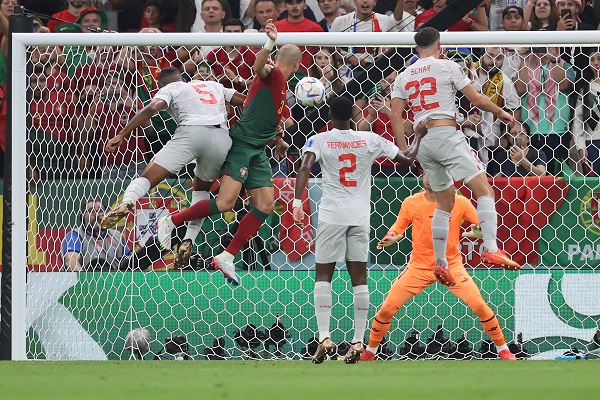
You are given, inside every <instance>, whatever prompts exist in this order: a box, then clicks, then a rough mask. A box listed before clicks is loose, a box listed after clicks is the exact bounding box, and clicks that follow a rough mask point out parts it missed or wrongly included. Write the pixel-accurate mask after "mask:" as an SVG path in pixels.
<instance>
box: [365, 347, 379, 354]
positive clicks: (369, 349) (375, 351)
mask: <svg viewBox="0 0 600 400" xmlns="http://www.w3.org/2000/svg"><path fill="white" fill-rule="evenodd" d="M367 350H368V351H370V352H371V353H373V354H377V349H376V348H375V349H374V348H372V347H369V346H367Z"/></svg>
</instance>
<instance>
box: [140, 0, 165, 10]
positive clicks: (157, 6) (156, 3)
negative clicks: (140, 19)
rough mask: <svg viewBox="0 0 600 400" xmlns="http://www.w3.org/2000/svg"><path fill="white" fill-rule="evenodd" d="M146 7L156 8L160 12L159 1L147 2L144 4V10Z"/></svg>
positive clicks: (150, 0)
mask: <svg viewBox="0 0 600 400" xmlns="http://www.w3.org/2000/svg"><path fill="white" fill-rule="evenodd" d="M148 7H156V8H158V9H159V10H160V11H161V12H162V10H163V9H162V6H161V5H160V1H158V0H148V1H147V2H146V4H144V10H146V8H148Z"/></svg>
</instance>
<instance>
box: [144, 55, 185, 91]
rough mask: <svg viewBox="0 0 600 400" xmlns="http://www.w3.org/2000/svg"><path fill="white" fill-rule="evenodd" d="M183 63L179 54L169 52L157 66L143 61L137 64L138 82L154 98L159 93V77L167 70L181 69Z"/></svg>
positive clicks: (157, 61)
mask: <svg viewBox="0 0 600 400" xmlns="http://www.w3.org/2000/svg"><path fill="white" fill-rule="evenodd" d="M180 66H181V62H180V61H179V59H178V58H177V53H175V52H174V51H168V52H166V53H165V54H164V56H163V57H161V58H159V59H158V60H156V65H149V64H148V63H147V62H146V61H144V60H141V61H138V63H137V72H138V80H139V83H140V84H141V85H143V86H144V87H145V88H146V90H147V91H148V93H149V94H150V96H154V95H155V94H156V92H158V75H160V71H162V70H163V69H165V68H169V67H175V68H179V67H180Z"/></svg>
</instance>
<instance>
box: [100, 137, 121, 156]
mask: <svg viewBox="0 0 600 400" xmlns="http://www.w3.org/2000/svg"><path fill="white" fill-rule="evenodd" d="M121 143H123V138H122V137H121V136H120V135H117V136H115V137H114V138H112V139H110V140H109V141H108V142H107V143H106V146H105V147H104V151H106V152H107V153H114V152H115V151H117V150H118V148H119V147H120V146H121Z"/></svg>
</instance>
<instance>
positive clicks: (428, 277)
mask: <svg viewBox="0 0 600 400" xmlns="http://www.w3.org/2000/svg"><path fill="white" fill-rule="evenodd" d="M450 273H451V274H452V276H453V277H454V280H455V282H456V286H453V287H449V288H448V290H450V292H452V294H454V295H455V296H456V297H458V298H459V299H461V300H462V301H464V302H465V303H467V302H468V300H469V299H472V298H473V297H474V296H477V297H481V292H480V291H479V288H478V287H477V285H476V284H475V282H474V281H473V278H471V275H469V274H468V273H467V270H466V269H465V267H464V266H463V264H462V263H460V262H459V263H453V264H450ZM435 282H437V280H436V279H435V275H434V274H433V267H432V268H427V269H424V268H418V267H415V266H414V265H413V266H411V265H410V264H409V265H408V266H407V267H406V269H404V271H402V273H401V274H400V275H399V276H398V278H396V280H394V282H393V283H392V287H391V288H390V291H389V293H388V295H387V297H386V299H385V301H386V302H388V301H389V302H391V303H393V304H394V305H395V306H397V307H402V306H403V305H404V303H406V302H407V301H408V300H409V299H410V298H411V297H413V296H416V295H418V294H419V293H421V292H422V291H423V289H425V288H426V287H427V286H429V285H431V284H432V283H435Z"/></svg>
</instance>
